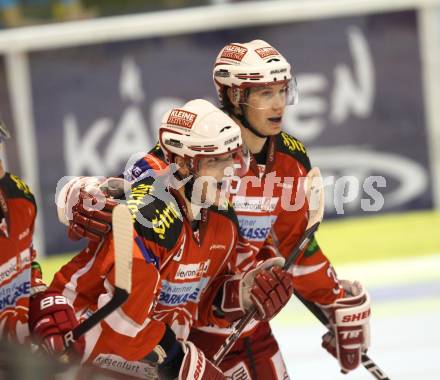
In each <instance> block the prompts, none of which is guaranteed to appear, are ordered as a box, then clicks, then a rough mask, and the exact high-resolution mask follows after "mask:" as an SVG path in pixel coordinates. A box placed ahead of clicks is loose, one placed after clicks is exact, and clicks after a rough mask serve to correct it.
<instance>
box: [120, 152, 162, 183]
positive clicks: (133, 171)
mask: <svg viewBox="0 0 440 380" xmlns="http://www.w3.org/2000/svg"><path fill="white" fill-rule="evenodd" d="M167 168H168V164H167V163H166V161H165V157H164V156H163V153H162V149H160V147H159V151H155V150H154V148H153V150H151V151H150V152H148V153H146V154H145V155H144V156H143V157H142V158H140V159H139V160H137V161H136V162H135V163H134V164H133V165H132V166H131V167H130V168H128V169H126V170H125V172H124V174H123V177H124V178H125V179H126V180H127V181H138V180H139V179H142V178H144V177H156V176H160V175H162V174H163V173H164V172H165V171H166V170H167Z"/></svg>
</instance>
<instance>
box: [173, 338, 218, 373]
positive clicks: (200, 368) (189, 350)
mask: <svg viewBox="0 0 440 380" xmlns="http://www.w3.org/2000/svg"><path fill="white" fill-rule="evenodd" d="M182 345H183V351H184V353H185V356H184V357H183V361H182V365H181V367H180V371H179V376H178V377H177V380H204V379H209V380H226V377H225V375H224V374H223V372H222V371H221V370H220V369H219V368H218V367H216V366H215V365H214V364H213V363H212V362H210V361H209V360H208V359H206V357H205V355H204V354H203V352H202V351H201V350H199V349H198V348H197V347H196V346H195V345H194V343H191V342H190V341H186V342H184V343H182Z"/></svg>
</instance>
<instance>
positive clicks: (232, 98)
mask: <svg viewBox="0 0 440 380" xmlns="http://www.w3.org/2000/svg"><path fill="white" fill-rule="evenodd" d="M239 91H240V90H239V89H238V88H232V87H228V88H227V90H226V96H227V97H228V99H229V102H230V103H231V104H232V105H233V107H234V111H235V112H236V113H239V114H240V113H241V109H240V103H239V99H240V93H239Z"/></svg>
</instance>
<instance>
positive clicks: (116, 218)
mask: <svg viewBox="0 0 440 380" xmlns="http://www.w3.org/2000/svg"><path fill="white" fill-rule="evenodd" d="M112 228H113V240H114V241H113V243H114V251H115V291H114V294H113V297H112V299H111V300H110V301H109V302H107V303H106V304H105V305H104V306H103V307H101V308H100V309H98V310H97V311H96V312H95V313H94V314H92V315H91V316H90V317H89V318H87V319H86V320H85V321H84V322H82V323H80V324H79V325H78V326H76V327H75V328H74V329H73V330H71V331H69V332H67V333H66V334H65V335H64V346H65V347H66V349H68V348H69V347H71V346H72V344H73V343H75V341H76V340H77V339H78V338H80V337H81V336H82V335H84V334H85V333H86V332H87V331H89V330H90V329H91V328H93V327H95V326H96V325H97V324H98V323H99V322H101V321H102V320H103V319H104V318H106V317H107V316H109V315H110V314H111V313H113V312H114V311H115V310H116V309H117V308H118V307H120V306H121V305H122V304H123V303H124V302H125V301H126V300H127V299H128V296H129V295H130V292H131V266H132V261H133V221H132V218H131V213H130V210H129V209H128V207H127V206H126V205H124V204H118V205H117V206H116V207H115V208H114V209H113V213H112Z"/></svg>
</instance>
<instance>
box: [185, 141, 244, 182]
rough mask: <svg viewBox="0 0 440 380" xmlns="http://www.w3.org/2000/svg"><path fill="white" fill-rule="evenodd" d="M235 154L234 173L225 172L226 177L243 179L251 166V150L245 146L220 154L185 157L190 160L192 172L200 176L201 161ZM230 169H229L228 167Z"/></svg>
mask: <svg viewBox="0 0 440 380" xmlns="http://www.w3.org/2000/svg"><path fill="white" fill-rule="evenodd" d="M231 153H232V154H233V157H232V159H233V161H234V164H233V166H234V168H233V170H232V171H229V172H226V170H225V173H224V175H225V177H231V176H237V177H243V176H244V175H246V173H247V172H248V170H249V166H250V154H249V150H248V149H247V147H246V146H245V145H241V146H239V147H237V148H235V149H232V150H230V151H229V152H224V153H220V154H197V155H196V156H194V157H185V158H186V159H188V161H189V163H190V167H191V171H192V172H193V174H194V175H195V176H199V171H200V169H201V168H200V165H201V163H200V160H201V159H202V158H212V157H216V156H223V155H225V154H231ZM227 168H228V167H227Z"/></svg>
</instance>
